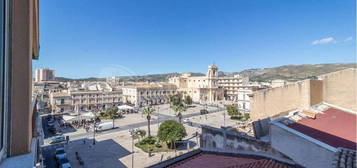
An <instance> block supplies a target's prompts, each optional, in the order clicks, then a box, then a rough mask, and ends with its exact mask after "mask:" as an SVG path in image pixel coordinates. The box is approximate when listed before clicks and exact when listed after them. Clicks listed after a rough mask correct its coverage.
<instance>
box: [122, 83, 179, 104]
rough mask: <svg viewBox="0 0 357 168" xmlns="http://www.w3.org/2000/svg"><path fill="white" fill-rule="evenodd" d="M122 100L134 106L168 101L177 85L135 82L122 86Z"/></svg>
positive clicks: (175, 92) (175, 91)
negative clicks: (134, 83) (131, 84)
mask: <svg viewBox="0 0 357 168" xmlns="http://www.w3.org/2000/svg"><path fill="white" fill-rule="evenodd" d="M122 92H123V102H124V103H130V104H133V105H135V106H139V107H141V106H145V105H152V104H163V103H169V101H170V96H173V95H175V94H177V87H176V86H175V85H173V84H167V83H159V84H148V83H142V84H136V85H133V86H123V87H122Z"/></svg>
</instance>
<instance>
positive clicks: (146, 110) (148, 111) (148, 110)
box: [143, 107, 155, 137]
mask: <svg viewBox="0 0 357 168" xmlns="http://www.w3.org/2000/svg"><path fill="white" fill-rule="evenodd" d="M154 111H155V109H153V108H151V107H145V108H144V110H143V114H146V119H147V120H148V136H149V137H151V132H150V120H151V114H152V113H154Z"/></svg>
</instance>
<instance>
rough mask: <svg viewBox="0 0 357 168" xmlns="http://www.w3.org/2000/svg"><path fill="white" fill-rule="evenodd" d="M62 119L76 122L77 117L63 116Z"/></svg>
mask: <svg viewBox="0 0 357 168" xmlns="http://www.w3.org/2000/svg"><path fill="white" fill-rule="evenodd" d="M62 118H63V120H65V121H74V120H76V118H77V117H76V116H70V115H63V116H62Z"/></svg>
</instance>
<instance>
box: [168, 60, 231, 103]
mask: <svg viewBox="0 0 357 168" xmlns="http://www.w3.org/2000/svg"><path fill="white" fill-rule="evenodd" d="M218 80H219V77H218V67H217V66H216V65H210V66H208V71H207V74H206V76H192V73H185V74H183V75H181V76H175V77H171V78H169V83H172V84H174V85H176V86H177V88H178V89H177V90H178V92H180V93H182V94H183V95H184V96H186V95H188V96H190V97H191V98H192V100H193V101H195V102H205V103H213V102H216V101H220V100H223V99H224V90H223V88H222V87H221V86H219V83H218Z"/></svg>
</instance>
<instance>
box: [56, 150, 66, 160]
mask: <svg viewBox="0 0 357 168" xmlns="http://www.w3.org/2000/svg"><path fill="white" fill-rule="evenodd" d="M55 157H56V159H57V160H59V159H62V158H66V157H67V155H66V152H65V151H64V148H63V147H60V148H57V149H56V152H55Z"/></svg>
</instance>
